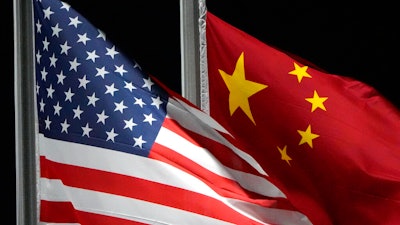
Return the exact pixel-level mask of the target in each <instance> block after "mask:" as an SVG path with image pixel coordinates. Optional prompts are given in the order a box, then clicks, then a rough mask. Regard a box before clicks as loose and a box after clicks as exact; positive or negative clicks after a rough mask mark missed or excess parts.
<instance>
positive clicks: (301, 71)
mask: <svg viewBox="0 0 400 225" xmlns="http://www.w3.org/2000/svg"><path fill="white" fill-rule="evenodd" d="M293 64H294V70H292V71H290V72H289V74H291V75H295V76H297V80H298V81H299V83H300V82H301V80H302V79H303V77H309V78H311V75H310V74H308V73H307V69H308V66H302V67H301V66H299V65H297V63H293Z"/></svg>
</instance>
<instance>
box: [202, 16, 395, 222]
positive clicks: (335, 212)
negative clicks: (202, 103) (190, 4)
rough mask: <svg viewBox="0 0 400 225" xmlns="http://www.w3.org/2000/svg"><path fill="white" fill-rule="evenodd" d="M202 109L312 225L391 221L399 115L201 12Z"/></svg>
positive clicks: (360, 86)
mask: <svg viewBox="0 0 400 225" xmlns="http://www.w3.org/2000/svg"><path fill="white" fill-rule="evenodd" d="M206 38H207V63H208V64H207V66H208V85H209V86H208V90H209V92H208V96H209V99H208V100H209V112H210V114H211V116H212V117H214V118H215V119H216V120H217V121H218V122H220V123H221V124H222V125H223V126H224V127H225V128H226V129H227V130H228V131H229V132H230V134H231V135H232V136H233V137H234V138H235V139H237V140H238V141H239V142H240V143H241V144H242V145H243V149H244V150H245V151H246V152H247V153H248V154H250V155H251V156H253V157H254V158H255V159H256V160H257V161H258V162H259V163H260V165H261V166H262V168H263V169H264V170H265V171H266V173H267V174H268V175H269V177H270V179H271V180H272V181H273V183H274V184H275V185H276V186H278V187H279V188H280V189H281V190H282V191H283V192H284V193H285V194H286V195H287V198H288V200H289V201H290V202H291V203H292V204H293V205H294V206H295V207H296V208H297V209H298V210H299V211H300V212H302V213H304V214H305V215H306V216H307V217H308V218H309V219H310V221H311V222H312V223H313V224H315V225H328V224H334V225H361V224H362V225H368V224H371V225H399V224H400V111H399V109H398V108H396V107H395V106H394V105H393V104H392V103H391V102H389V101H388V100H386V99H385V98H384V97H383V96H382V95H381V94H380V93H378V92H377V91H376V90H375V89H374V88H372V87H370V86H368V85H366V84H365V83H362V82H360V81H357V80H353V79H351V78H349V77H344V76H339V75H335V74H328V73H326V72H322V71H321V70H318V69H316V68H315V67H313V66H312V65H311V64H307V63H305V62H304V61H301V60H299V58H297V57H296V58H293V57H292V56H289V55H288V54H286V53H284V52H282V51H279V50H277V49H276V48H273V47H271V46H268V45H267V44H265V43H262V42H260V41H259V40H257V39H256V38H254V37H252V36H250V35H248V34H246V33H244V32H242V31H241V30H239V29H237V28H235V27H233V26H231V25H229V24H227V23H226V22H224V21H222V20H221V19H219V18H217V17H216V16H215V15H213V14H211V13H210V12H207V18H206Z"/></svg>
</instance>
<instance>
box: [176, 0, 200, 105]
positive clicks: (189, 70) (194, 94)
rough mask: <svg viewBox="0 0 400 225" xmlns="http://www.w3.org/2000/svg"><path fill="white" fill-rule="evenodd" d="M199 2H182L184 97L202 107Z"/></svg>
mask: <svg viewBox="0 0 400 225" xmlns="http://www.w3.org/2000/svg"><path fill="white" fill-rule="evenodd" d="M198 18H199V2H198V0H192V1H188V0H180V40H181V87H182V93H181V94H182V96H183V97H185V98H187V99H188V100H189V101H190V102H192V103H193V104H195V105H197V106H200V91H199V90H200V65H199V57H200V53H199V22H198Z"/></svg>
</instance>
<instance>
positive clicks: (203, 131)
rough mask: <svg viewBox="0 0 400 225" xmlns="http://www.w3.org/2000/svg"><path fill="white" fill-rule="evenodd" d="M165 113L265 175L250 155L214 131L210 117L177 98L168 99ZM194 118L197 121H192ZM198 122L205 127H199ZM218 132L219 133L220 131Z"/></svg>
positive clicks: (212, 120) (213, 123) (213, 124)
mask: <svg viewBox="0 0 400 225" xmlns="http://www.w3.org/2000/svg"><path fill="white" fill-rule="evenodd" d="M167 112H168V115H169V116H171V115H172V116H173V119H175V120H177V121H178V122H179V123H180V124H181V125H182V126H183V127H185V128H186V129H188V130H191V131H193V132H196V133H198V134H200V135H202V136H204V137H207V138H209V139H211V140H213V141H216V142H219V143H221V144H223V145H226V146H227V147H229V148H230V149H231V150H232V151H233V152H234V153H236V154H237V155H238V156H240V157H241V158H243V159H244V160H245V161H246V162H248V163H249V164H250V165H251V166H253V168H255V169H256V170H257V171H258V172H259V173H260V174H263V175H267V173H266V172H265V171H264V169H263V168H262V167H261V165H260V164H259V163H258V162H257V161H256V160H255V159H254V158H253V157H252V156H251V155H249V154H247V153H246V152H244V151H242V150H240V149H238V148H237V147H236V146H234V145H232V144H231V143H230V142H229V141H228V140H227V139H225V138H224V137H223V136H222V135H221V134H220V133H218V132H217V131H216V130H214V129H216V127H217V126H216V125H215V124H216V121H215V120H214V119H213V118H212V117H210V116H208V115H207V114H206V113H205V112H202V111H201V110H199V109H196V108H194V107H191V106H189V105H188V104H187V103H185V102H184V101H182V100H180V99H178V98H170V99H169V102H168V105H167ZM188 115H189V116H188ZM195 118H196V119H198V120H196V121H194V119H195ZM199 122H201V123H202V124H204V125H207V126H201V127H200V126H199ZM218 131H220V129H219V130H218Z"/></svg>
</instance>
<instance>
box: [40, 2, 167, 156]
mask: <svg viewBox="0 0 400 225" xmlns="http://www.w3.org/2000/svg"><path fill="white" fill-rule="evenodd" d="M36 6H37V7H36V8H35V10H36V15H37V17H36V18H35V21H34V22H35V27H36V43H35V44H36V52H35V53H36V63H37V66H36V78H37V79H36V80H37V104H38V105H37V106H38V116H39V130H40V132H41V133H43V134H44V135H45V136H47V137H51V138H55V139H62V140H67V141H73V142H78V143H86V144H90V145H94V146H100V147H105V148H110V149H116V150H120V151H125V152H130V153H135V154H139V155H147V154H148V151H149V149H150V148H151V145H152V144H153V142H154V140H155V137H156V135H157V133H158V130H159V129H160V127H161V125H162V122H163V120H164V117H165V107H166V101H167V99H166V98H167V95H166V94H165V92H163V91H162V90H161V89H160V88H158V87H157V86H156V85H155V84H154V83H153V82H152V80H151V79H150V77H149V76H147V75H145V74H144V73H143V72H142V71H141V68H140V67H139V66H138V65H137V64H135V63H132V61H129V60H128V59H127V58H126V57H125V56H124V55H123V54H122V53H121V52H119V51H118V49H117V48H116V47H115V46H114V45H113V44H111V43H110V42H108V41H107V39H106V36H105V34H104V33H102V31H100V30H98V29H96V28H95V27H93V26H92V25H91V24H90V23H89V22H88V21H87V20H86V19H85V18H83V17H81V16H80V15H79V14H78V13H77V12H76V11H74V10H73V9H72V8H70V6H69V5H68V4H66V3H63V2H59V1H42V2H41V4H36Z"/></svg>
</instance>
